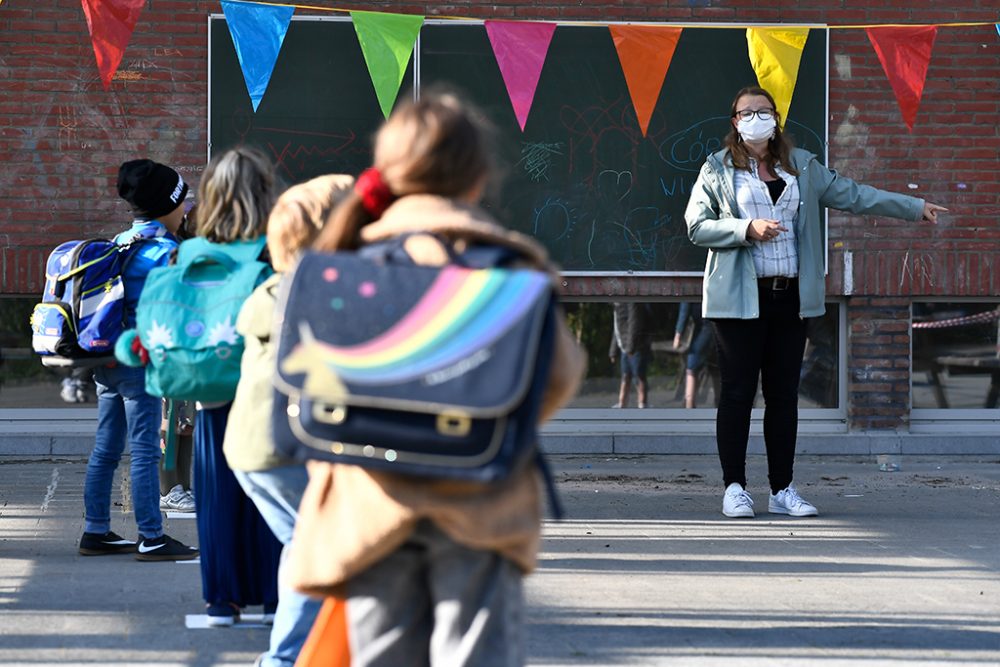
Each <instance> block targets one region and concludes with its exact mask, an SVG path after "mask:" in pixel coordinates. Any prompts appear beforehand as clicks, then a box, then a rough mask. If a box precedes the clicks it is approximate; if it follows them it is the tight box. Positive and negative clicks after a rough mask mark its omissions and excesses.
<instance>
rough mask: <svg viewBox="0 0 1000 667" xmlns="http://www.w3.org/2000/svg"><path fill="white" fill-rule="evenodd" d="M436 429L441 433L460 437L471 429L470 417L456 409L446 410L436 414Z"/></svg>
mask: <svg viewBox="0 0 1000 667" xmlns="http://www.w3.org/2000/svg"><path fill="white" fill-rule="evenodd" d="M437 430H438V433H440V434H441V435H450V436H452V437H455V438H461V437H463V436H466V435H468V434H469V431H471V430H472V417H470V416H469V415H467V414H466V413H464V412H460V411H458V410H447V411H445V412H442V413H441V414H439V415H438V416H437Z"/></svg>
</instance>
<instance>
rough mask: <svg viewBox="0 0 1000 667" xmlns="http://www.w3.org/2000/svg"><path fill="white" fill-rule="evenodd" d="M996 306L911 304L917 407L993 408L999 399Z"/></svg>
mask: <svg viewBox="0 0 1000 667" xmlns="http://www.w3.org/2000/svg"><path fill="white" fill-rule="evenodd" d="M998 323H1000V304H998V303H997V302H949V303H927V302H923V303H914V304H913V334H912V346H913V367H912V372H911V382H912V389H911V391H912V402H913V408H914V409H921V408H930V409H972V408H978V409H983V408H986V409H993V408H996V407H998V405H997V403H998V401H997V399H998V396H1000V359H998V357H997V352H998V349H997V327H998Z"/></svg>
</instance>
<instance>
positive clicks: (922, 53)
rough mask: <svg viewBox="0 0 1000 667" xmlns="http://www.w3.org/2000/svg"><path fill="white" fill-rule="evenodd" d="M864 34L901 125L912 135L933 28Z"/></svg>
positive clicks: (888, 29) (878, 30)
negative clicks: (886, 80)
mask: <svg viewBox="0 0 1000 667" xmlns="http://www.w3.org/2000/svg"><path fill="white" fill-rule="evenodd" d="M865 32H867V33H868V40H869V41H870V42H871V43H872V46H873V47H874V48H875V53H876V54H877V55H878V59H879V61H880V62H881V63H882V69H883V70H885V75H886V76H887V77H889V84H890V85H891V86H892V90H893V92H895V93H896V102H898V103H899V110H900V111H902V112H903V122H905V123H906V127H907V128H908V129H909V130H910V132H912V131H913V125H914V123H916V122H917V107H919V106H920V98H921V97H922V96H923V94H924V81H925V80H926V78H927V66H928V65H930V62H931V51H932V50H933V49H934V38H935V37H936V36H937V26H914V27H884V28H866V29H865Z"/></svg>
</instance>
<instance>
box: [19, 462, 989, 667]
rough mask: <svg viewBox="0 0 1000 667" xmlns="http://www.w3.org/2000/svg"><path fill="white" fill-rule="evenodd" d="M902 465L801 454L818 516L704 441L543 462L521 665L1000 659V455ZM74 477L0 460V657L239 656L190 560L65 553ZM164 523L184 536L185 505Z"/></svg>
mask: <svg viewBox="0 0 1000 667" xmlns="http://www.w3.org/2000/svg"><path fill="white" fill-rule="evenodd" d="M901 463H902V470H900V471H899V472H895V473H884V472H880V471H879V470H878V468H877V466H876V464H875V461H874V459H873V458H872V457H868V456H859V457H830V456H826V457H800V460H799V462H798V465H797V472H796V477H797V480H798V486H799V489H800V491H801V492H802V495H803V496H805V497H806V498H807V499H809V500H810V501H812V502H814V503H815V504H816V505H817V506H818V507H819V509H820V512H821V514H820V516H819V517H817V518H809V519H792V518H788V517H776V516H771V515H768V514H767V513H766V509H767V491H766V486H765V478H766V466H765V463H764V461H763V458H762V457H760V456H753V457H751V460H750V466H749V472H750V486H749V488H748V490H749V491H750V492H751V494H752V495H753V496H754V498H755V500H756V502H757V504H756V509H757V510H758V517H757V518H756V519H754V520H739V521H738V520H732V519H726V518H725V517H723V516H722V515H721V513H720V512H719V508H720V505H721V492H722V488H721V483H720V482H719V480H718V477H719V473H718V470H717V468H718V464H717V461H716V460H715V458H714V457H712V456H637V457H607V456H591V457H571V456H563V457H553V464H554V468H555V471H556V475H557V478H558V480H559V488H560V491H561V494H562V498H563V501H564V503H565V504H566V507H567V510H568V514H569V516H568V519H567V520H566V521H564V522H561V523H549V524H547V525H546V529H545V541H544V543H543V553H542V556H541V567H540V569H539V571H538V572H537V573H536V574H535V575H533V576H532V577H531V578H530V579H529V580H528V585H527V593H528V602H529V610H528V624H529V625H528V632H529V636H528V648H529V662H530V664H531V665H539V666H542V665H545V666H555V665H669V666H674V665H695V666H701V665H720V664H738V665H741V666H742V665H761V666H763V665H768V666H771V665H797V666H798V665H809V666H811V665H815V666H819V665H822V666H823V667H834V666H837V665H907V664H920V665H922V666H927V665H958V664H961V665H1000V576H998V575H1000V518H998V512H997V508H998V506H1000V459H998V457H991V458H987V459H981V458H977V457H959V456H953V457H926V458H917V457H905V458H903V459H902V461H901ZM84 471H85V465H84V462H83V461H82V460H81V459H78V458H74V459H63V460H37V459H29V460H17V459H12V458H10V457H7V458H2V457H0V664H4V665H32V666H42V665H96V664H99V665H116V666H125V665H155V666H163V667H167V666H179V665H190V666H201V665H249V664H250V663H251V662H252V661H253V659H254V657H255V656H256V655H257V653H259V652H260V651H261V650H263V648H264V647H265V645H266V641H267V632H268V630H267V628H265V627H262V626H260V625H259V624H254V623H248V624H244V627H237V628H231V629H214V630H196V629H188V628H187V627H185V615H188V614H197V613H199V612H200V611H201V594H200V593H201V591H200V580H199V573H198V567H197V566H196V565H193V564H182V563H141V562H138V561H135V560H134V559H132V558H131V557H129V556H108V557H92V558H84V557H80V556H78V555H77V553H76V543H77V540H78V539H79V535H80V532H81V531H82V523H83V519H82V515H83V501H82V497H83V475H84ZM125 484H127V479H126V480H123V481H122V485H125ZM123 497H124V498H125V501H124V505H121V506H119V507H117V508H116V509H117V510H121V511H118V512H116V513H115V514H114V518H113V529H114V530H116V531H117V532H119V533H121V534H123V535H126V536H130V537H134V536H135V526H134V522H133V520H132V517H131V514H130V513H129V512H128V509H129V508H128V507H127V502H128V501H127V498H128V496H127V494H125V495H124V496H122V495H121V494H120V493H116V496H115V500H116V502H118V503H122V498H123ZM166 530H167V532H168V533H169V534H171V535H173V536H174V537H177V538H178V539H181V540H182V541H188V542H190V543H194V542H196V530H195V525H194V521H192V520H190V519H181V518H168V519H167V522H166ZM250 611H258V610H250Z"/></svg>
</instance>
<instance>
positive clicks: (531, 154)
mask: <svg viewBox="0 0 1000 667" xmlns="http://www.w3.org/2000/svg"><path fill="white" fill-rule="evenodd" d="M522 146H523V147H522V148H521V159H520V160H518V161H517V164H515V165H514V166H515V167H522V168H523V169H524V171H525V172H526V173H527V174H528V178H530V179H531V180H532V181H534V182H536V183H537V182H538V181H541V180H546V181H547V180H549V169H550V168H551V167H552V160H553V157H554V156H556V155H562V154H563V153H562V147H563V144H562V142H558V143H546V142H525V143H524V144H523V145H522Z"/></svg>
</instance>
